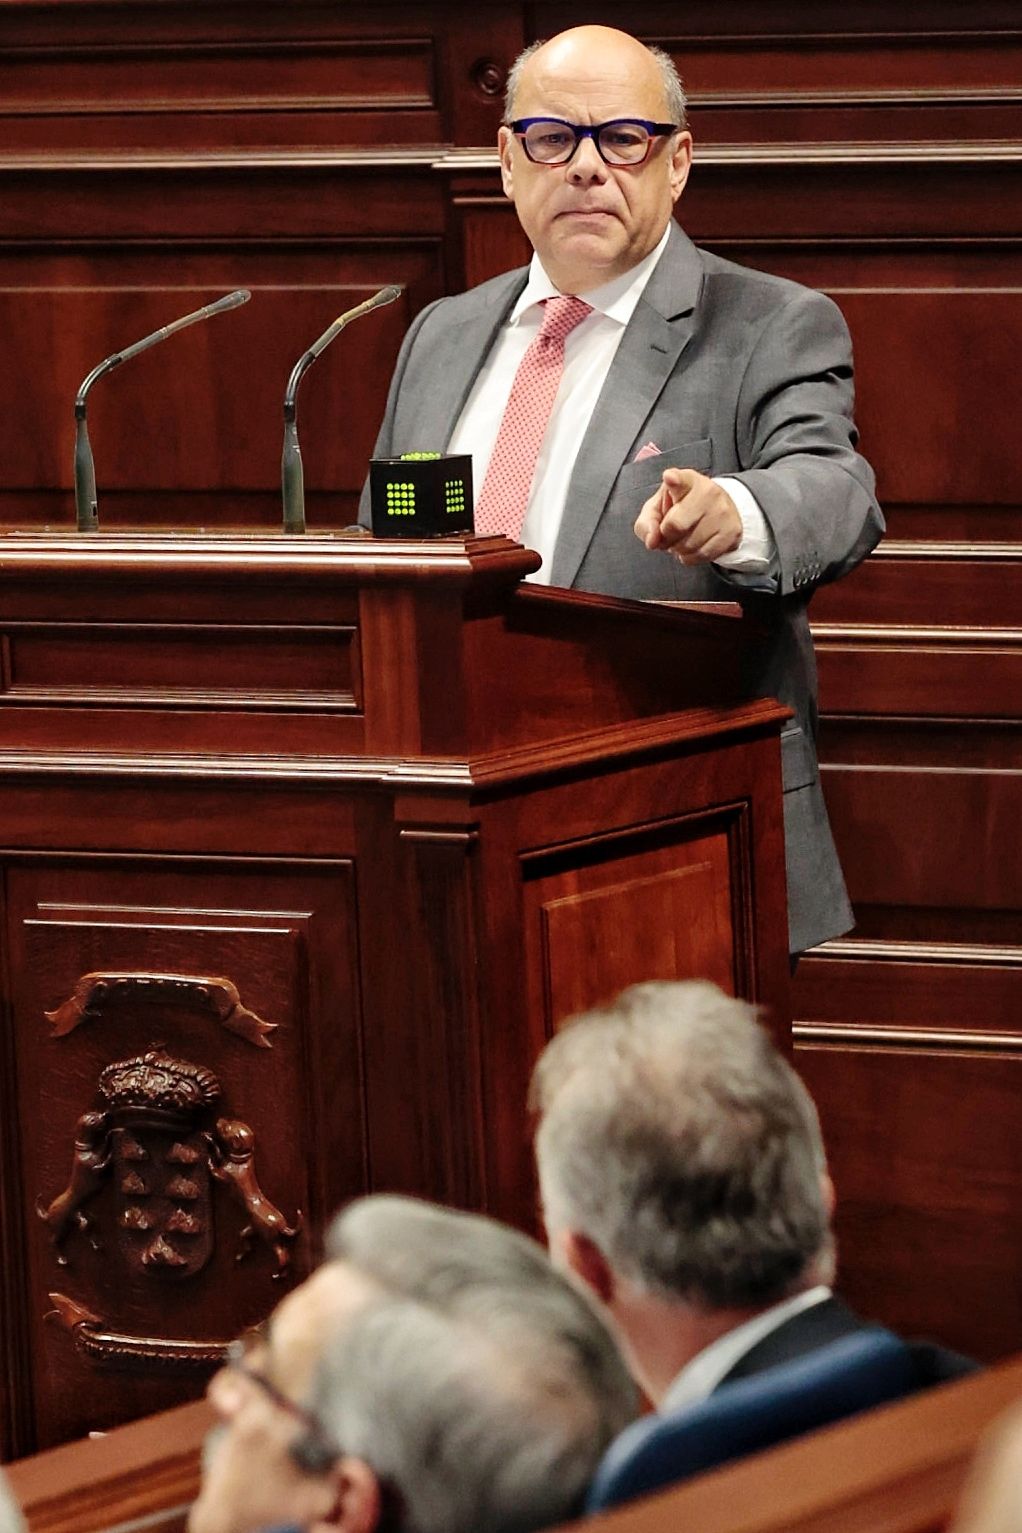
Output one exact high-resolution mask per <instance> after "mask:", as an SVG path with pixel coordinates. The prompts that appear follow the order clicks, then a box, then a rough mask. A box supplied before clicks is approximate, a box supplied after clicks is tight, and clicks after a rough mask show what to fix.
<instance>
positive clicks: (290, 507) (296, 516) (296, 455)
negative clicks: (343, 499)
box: [280, 287, 404, 532]
mask: <svg viewBox="0 0 1022 1533" xmlns="http://www.w3.org/2000/svg"><path fill="white" fill-rule="evenodd" d="M403 292H404V288H403V287H381V288H380V291H379V292H378V293H374V294H373V296H372V297H371V298H367V299H366V301H365V303H360V304H358V305H357V307H356V308H354V309H349V310H348V311H347V313H346V314H339V315H338V316H337V318H336V319H335V320H334V322H333V324H332V325H328V326H327V328H326V329H325V330H324V331H323V334H322V335H321V336H320V338H319V340H318V341H313V343H312V345H311V346H310V347H309V349H308V351H306V352H304V353H303V354H302V356H300V357H299V358H298V361H297V362H296V363H295V365H294V367H293V368H292V369H291V376H290V378H289V379H288V380H287V389H286V390H285V393H284V450H283V453H282V455H281V460H280V484H281V492H282V495H283V500H284V531H285V532H304V531H305V476H304V474H303V472H302V453H301V448H300V447H299V446H298V420H297V414H298V405H297V400H296V396H297V394H298V385H299V384H300V383H301V381H302V378H303V376H304V375H305V373H306V371H307V370H308V369H309V368H310V367H311V366H312V364H313V362H315V360H316V358H317V357H318V356H319V355H320V353H321V352H323V351H325V350H326V348H327V347H328V346H329V345H330V342H331V341H332V340H334V339H335V337H337V336H338V335H340V333H341V331H342V330H343V329H344V327H345V325H350V324H351V322H352V320H353V319H360V318H361V317H362V315H363V314H368V313H369V311H370V309H379V308H382V307H383V305H384V304H385V303H393V302H394V299H395V298H400V296H401V294H402V293H403Z"/></svg>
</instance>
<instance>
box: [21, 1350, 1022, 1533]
mask: <svg viewBox="0 0 1022 1533" xmlns="http://www.w3.org/2000/svg"><path fill="white" fill-rule="evenodd" d="M1019 1399H1022V1359H1016V1360H1014V1361H1012V1362H1008V1363H1003V1364H1001V1365H1000V1366H999V1367H997V1368H992V1369H990V1370H989V1371H987V1372H985V1373H982V1374H978V1375H976V1376H975V1377H974V1378H970V1379H965V1380H963V1381H962V1382H960V1383H957V1384H947V1385H944V1386H943V1387H941V1388H939V1389H935V1390H930V1391H929V1392H928V1393H926V1394H924V1395H919V1396H917V1397H916V1398H915V1399H913V1400H906V1401H903V1402H901V1403H900V1404H897V1405H890V1406H885V1407H884V1408H883V1409H881V1410H877V1411H871V1412H869V1413H868V1414H867V1415H864V1416H861V1417H859V1418H857V1419H856V1420H853V1421H848V1422H845V1423H843V1424H842V1425H839V1426H835V1427H829V1428H828V1429H826V1430H825V1431H821V1432H816V1433H813V1434H812V1435H811V1436H810V1437H807V1438H802V1439H801V1440H799V1441H798V1442H793V1443H788V1444H786V1445H785V1446H784V1447H781V1448H774V1449H772V1450H771V1451H770V1452H769V1453H762V1454H757V1455H756V1456H755V1457H754V1458H748V1459H744V1460H742V1461H741V1462H739V1463H736V1464H731V1465H727V1466H726V1467H724V1468H722V1469H718V1470H714V1471H713V1472H712V1473H710V1474H705V1475H700V1476H699V1477H698V1478H697V1479H694V1480H690V1481H689V1482H688V1483H687V1484H685V1485H682V1486H680V1487H679V1488H678V1489H676V1490H671V1491H665V1492H664V1493H663V1494H661V1495H657V1496H651V1497H649V1498H648V1499H646V1500H643V1501H638V1502H635V1503H634V1504H633V1505H631V1506H628V1507H623V1508H621V1509H620V1510H618V1511H615V1512H610V1513H607V1514H604V1515H603V1516H601V1517H600V1518H599V1519H596V1520H591V1521H590V1522H588V1523H587V1524H576V1525H575V1533H581V1530H582V1529H583V1528H586V1529H587V1530H588V1533H597V1530H598V1533H942V1530H943V1529H945V1528H946V1527H947V1526H948V1523H949V1522H950V1520H951V1518H952V1516H953V1515H954V1511H955V1507H956V1505H957V1502H958V1497H959V1494H960V1491H961V1486H962V1483H963V1480H964V1477H965V1474H966V1471H967V1469H968V1466H969V1463H970V1461H971V1459H972V1455H973V1452H974V1450H975V1447H976V1444H977V1442H978V1440H979V1438H980V1436H981V1435H982V1433H983V1432H984V1430H985V1429H986V1427H987V1426H988V1425H989V1424H990V1422H992V1421H993V1420H994V1418H995V1417H996V1416H998V1415H999V1414H1000V1413H1001V1412H1002V1411H1004V1410H1005V1409H1007V1407H1008V1406H1010V1405H1011V1404H1012V1403H1013V1402H1015V1401H1017V1400H1019ZM209 1424H210V1413H209V1410H208V1408H207V1407H206V1405H205V1404H203V1403H198V1404H195V1405H186V1406H181V1407H179V1408H178V1409H177V1410H173V1411H165V1412H163V1413H162V1414H161V1415H159V1416H150V1417H147V1418H146V1419H145V1420H143V1421H137V1422H134V1423H132V1424H131V1425H130V1426H126V1427H120V1428H118V1429H117V1430H116V1431H114V1432H110V1433H109V1434H108V1435H107V1436H106V1437H102V1438H97V1439H90V1440H87V1441H83V1442H77V1443H69V1444H67V1445H66V1446H65V1447H62V1448H54V1449H51V1450H50V1451H49V1452H47V1453H39V1454H36V1456H35V1457H34V1458H29V1459H22V1460H21V1461H20V1462H18V1463H15V1464H11V1465H9V1466H8V1475H9V1478H10V1482H11V1485H12V1486H13V1488H14V1491H15V1494H16V1495H17V1496H18V1498H19V1500H20V1501H21V1503H22V1505H23V1507H24V1508H25V1512H26V1515H27V1517H28V1522H29V1528H30V1529H31V1533H182V1530H183V1529H184V1524H185V1517H186V1514H187V1508H188V1504H189V1503H190V1501H191V1500H192V1498H193V1497H194V1495H195V1492H196V1490H197V1487H198V1483H199V1450H200V1447H201V1443H202V1438H203V1436H204V1434H205V1432H206V1429H207V1427H208V1426H209Z"/></svg>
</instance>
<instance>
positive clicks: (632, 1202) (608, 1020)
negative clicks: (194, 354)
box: [532, 981, 833, 1309]
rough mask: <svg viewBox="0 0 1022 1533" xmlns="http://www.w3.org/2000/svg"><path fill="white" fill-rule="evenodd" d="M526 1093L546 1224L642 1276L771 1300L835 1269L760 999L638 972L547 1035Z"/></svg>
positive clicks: (804, 1130)
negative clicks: (611, 997)
mask: <svg viewBox="0 0 1022 1533" xmlns="http://www.w3.org/2000/svg"><path fill="white" fill-rule="evenodd" d="M532 1093H533V1106H534V1107H535V1108H536V1109H537V1110H538V1112H539V1113H540V1114H541V1121H540V1124H539V1129H538V1132H537V1136H536V1155H537V1161H538V1166H539V1181H540V1189H541V1193H542V1197H543V1204H544V1211H545V1214H546V1219H547V1225H548V1228H549V1229H550V1230H551V1231H552V1232H553V1231H556V1230H567V1229H575V1230H578V1231H580V1232H582V1233H583V1234H585V1235H587V1236H588V1237H589V1238H590V1239H591V1240H592V1241H593V1242H594V1243H595V1244H596V1245H597V1246H598V1247H599V1248H600V1250H601V1251H602V1252H603V1253H604V1255H605V1256H606V1258H607V1260H608V1261H609V1262H610V1264H611V1266H612V1267H613V1268H614V1269H615V1270H616V1271H618V1272H620V1273H621V1274H622V1275H623V1276H625V1277H627V1278H629V1279H630V1280H631V1281H633V1282H636V1283H638V1284H640V1285H641V1286H642V1287H643V1288H644V1289H645V1290H647V1291H649V1292H653V1293H657V1294H659V1295H660V1296H662V1297H666V1298H669V1299H684V1300H686V1301H688V1302H690V1303H696V1304H699V1305H700V1306H703V1307H706V1308H710V1309H713V1308H724V1307H729V1306H733V1305H734V1306H746V1305H766V1304H770V1303H773V1302H775V1301H776V1300H778V1299H780V1298H783V1297H784V1296H785V1295H786V1294H788V1293H790V1292H791V1291H792V1290H793V1289H795V1288H797V1287H798V1286H800V1284H801V1283H802V1282H803V1281H804V1280H805V1278H806V1276H807V1274H808V1273H809V1272H810V1271H813V1273H814V1276H816V1277H817V1278H818V1280H826V1279H827V1278H829V1276H830V1275H831V1273H832V1271H833V1248H832V1239H831V1235H830V1229H829V1219H828V1207H827V1197H826V1194H825V1192H824V1187H823V1178H824V1173H825V1171H826V1160H825V1156H824V1150H823V1141H822V1138H821V1135H820V1126H819V1121H818V1119H817V1116H816V1109H815V1107H814V1106H813V1102H812V1099H811V1097H810V1096H809V1093H808V1092H807V1091H806V1088H805V1086H804V1085H803V1084H802V1082H801V1081H800V1080H799V1078H798V1076H797V1075H796V1074H795V1072H794V1070H792V1068H791V1067H790V1065H788V1063H787V1062H786V1061H785V1060H784V1059H783V1058H782V1057H781V1055H780V1053H779V1052H778V1050H777V1049H776V1048H775V1047H774V1045H773V1043H772V1042H771V1040H770V1038H769V1036H768V1035H767V1033H766V1032H765V1030H764V1029H763V1028H762V1027H760V1026H759V1024H758V1022H757V1020H756V1010H755V1008H754V1007H752V1006H749V1005H747V1004H746V1003H745V1002H744V1001H738V1000H733V999H732V998H731V997H729V996H727V995H725V994H724V992H723V991H722V990H718V988H717V987H716V985H711V984H708V983H705V982H701V981H686V982H682V983H650V984H644V985H633V986H632V987H631V988H630V989H628V990H625V991H624V992H623V993H622V994H621V995H620V996H619V997H618V998H617V1000H616V1001H614V1002H612V1003H611V1004H610V1005H609V1006H606V1007H604V1008H601V1009H598V1010H595V1011H592V1012H589V1013H588V1014H587V1015H585V1016H582V1017H580V1018H578V1019H577V1020H576V1021H575V1022H574V1023H573V1024H570V1025H569V1026H567V1027H565V1028H564V1029H563V1030H562V1031H561V1032H559V1033H558V1034H557V1036H556V1037H555V1038H554V1039H553V1040H552V1041H551V1042H550V1043H549V1044H548V1045H547V1047H546V1049H545V1050H544V1052H543V1054H542V1056H541V1057H540V1060H539V1063H538V1065H537V1067H536V1071H535V1075H534V1077H533V1087H532Z"/></svg>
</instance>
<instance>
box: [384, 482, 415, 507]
mask: <svg viewBox="0 0 1022 1533" xmlns="http://www.w3.org/2000/svg"><path fill="white" fill-rule="evenodd" d="M387 515H388V516H414V515H415V486H414V484H412V483H411V482H410V481H401V480H391V482H390V484H388V485H387Z"/></svg>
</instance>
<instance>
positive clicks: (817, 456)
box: [359, 225, 884, 952]
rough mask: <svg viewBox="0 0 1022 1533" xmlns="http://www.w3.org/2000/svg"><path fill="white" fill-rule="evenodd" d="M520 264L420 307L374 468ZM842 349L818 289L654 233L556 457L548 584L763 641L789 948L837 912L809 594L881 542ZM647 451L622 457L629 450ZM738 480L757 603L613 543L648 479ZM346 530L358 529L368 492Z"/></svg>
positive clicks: (456, 398)
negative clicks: (573, 453) (684, 612)
mask: <svg viewBox="0 0 1022 1533" xmlns="http://www.w3.org/2000/svg"><path fill="white" fill-rule="evenodd" d="M526 276H527V271H526V269H525V268H522V269H520V270H518V271H514V272H508V273H505V274H504V275H503V276H501V277H496V278H494V279H493V280H492V281H490V282H484V283H483V284H482V285H481V286H480V287H477V288H473V289H472V290H471V291H470V292H468V293H463V294H461V295H459V296H458V297H454V298H442V299H440V300H438V302H436V303H434V304H432V305H430V307H429V308H427V309H424V310H423V312H422V313H421V314H420V315H419V316H418V317H417V319H416V320H415V321H414V323H413V324H412V326H411V328H410V330H409V332H408V334H407V336H406V337H405V340H404V344H403V345H402V348H401V352H400V355H399V357H398V361H397V366H396V368H395V372H394V378H393V380H392V383H391V389H390V396H389V398H388V401H387V410H386V414H385V416H384V420H383V425H382V427H381V429H380V435H379V438H378V440H377V443H376V449H375V456H377V457H392V456H397V455H398V454H400V453H402V452H412V451H416V450H420V451H437V450H442V449H443V448H444V447H446V445H447V443H448V442H449V440H450V437H451V434H452V432H453V430H454V427H455V425H456V423H457V420H458V417H459V415H460V414H461V411H462V409H463V407H464V405H465V402H466V400H467V398H468V395H469V393H470V391H471V388H472V385H473V383H474V382H475V380H476V377H477V376H478V373H479V370H480V368H481V366H482V364H483V361H484V359H485V357H486V355H487V353H488V352H489V350H490V347H491V346H492V344H493V342H494V340H495V338H496V336H497V333H498V331H499V329H500V327H501V325H502V324H503V322H504V320H505V318H506V316H507V314H508V311H509V310H510V309H511V307H512V305H513V304H514V302H515V300H516V298H517V297H518V295H519V293H520V292H521V291H522V288H523V287H524V285H525V280H526ZM852 397H853V390H852V359H851V343H850V340H849V337H848V331H847V328H846V326H845V323H844V320H843V318H842V316H841V313H840V311H839V310H838V308H837V306H836V305H835V304H833V303H832V302H831V301H830V299H828V298H826V297H824V296H823V294H821V293H816V292H813V291H811V290H810V289H808V288H804V287H800V286H798V285H797V284H796V283H793V282H787V281H784V280H783V279H781V278H779V277H771V276H767V275H764V274H763V273H761V272H755V271H750V270H748V269H746V268H745V267H741V266H736V265H734V264H733V263H732V262H730V261H724V260H722V259H720V258H719V257H717V256H714V255H711V254H709V253H708V252H706V251H702V250H699V249H697V247H696V246H695V245H693V244H692V243H691V241H690V240H689V239H688V238H687V237H686V236H685V235H684V234H683V233H682V232H681V230H680V229H679V228H678V227H677V225H675V226H673V227H672V231H671V238H670V240H669V242H668V245H667V248H666V250H665V251H664V254H663V256H662V257H661V259H660V261H659V262H658V264H657V266H656V269H655V271H654V272H653V275H652V276H651V278H650V280H649V282H648V283H647V285H646V290H645V292H644V294H643V296H642V298H641V300H640V301H639V304H638V305H637V307H636V310H635V313H634V315H633V316H632V319H631V322H630V323H629V325H628V327H627V329H626V331H625V334H624V336H623V337H622V340H621V344H620V346H619V348H618V351H617V353H616V355H615V358H614V362H613V365H612V366H611V370H610V373H609V375H608V377H607V381H606V384H605V385H604V388H603V391H602V393H601V395H600V398H599V400H598V402H597V405H596V409H595V411H594V412H593V417H592V420H591V422H590V424H589V429H588V431H587V434H586V437H585V440H584V441H583V443H582V447H581V450H580V452H579V455H578V458H577V460H576V463H575V469H574V473H573V475H572V479H571V484H570V487H569V491H568V498H567V502H566V505H565V510H564V519H563V522H562V524H561V531H560V535H559V537H558V541H557V546H556V548H555V550H554V557H553V563H552V567H551V570H550V579H551V583H552V584H553V585H558V586H572V587H574V588H576V589H578V590H584V591H601V592H605V593H607V594H608V595H612V596H626V597H633V598H638V599H643V598H646V599H648V598H661V599H664V598H666V599H675V600H677V599H689V600H700V599H702V600H717V601H720V600H736V599H737V600H739V601H741V602H742V604H743V606H745V607H747V608H749V609H751V610H753V611H754V612H755V614H756V617H757V619H758V620H759V622H760V623H761V624H762V626H763V628H764V630H765V632H764V637H763V641H762V643H761V645H760V646H759V650H758V653H757V656H756V659H755V662H754V664H753V671H752V674H750V676H749V687H750V691H751V692H752V693H754V694H756V695H760V696H771V697H778V698H780V700H781V701H782V702H784V703H787V704H788V705H789V706H790V707H791V708H792V709H793V710H794V712H795V719H794V721H793V722H792V725H791V727H790V728H788V729H786V730H785V732H784V736H783V738H782V758H783V770H784V790H785V795H784V808H785V837H786V843H787V865H788V920H789V946H790V949H791V951H792V952H801V951H803V950H804V949H805V948H807V947H811V946H813V945H814V944H815V943H817V942H822V941H823V940H824V939H825V938H826V937H832V936H836V935H837V934H838V933H839V932H842V931H846V930H847V929H848V927H849V926H850V925H851V924H852V913H851V908H850V906H849V904H848V897H847V894H846V892H845V886H844V880H843V879H842V876H841V869H840V866H839V864H838V860H837V854H836V852H835V850H834V843H833V840H832V838H831V834H830V827H829V824H828V822H827V814H826V809H825V808H824V804H823V796H822V794H821V791H820V784H819V773H818V769H817V764H816V748H815V740H816V662H815V656H814V653H813V645H812V639H811V637H810V633H809V623H808V619H807V616H806V607H807V605H808V601H809V597H810V594H811V592H812V590H813V587H814V586H815V585H817V584H819V583H820V582H821V581H824V580H835V579H837V578H838V577H839V576H841V575H844V574H846V573H847V572H848V571H849V570H851V569H854V567H855V566H856V564H858V563H859V561H860V560H861V559H863V558H864V557H865V556H866V554H868V553H869V551H870V549H871V548H873V547H874V546H875V544H876V543H877V542H878V540H879V538H880V535H881V533H882V532H883V525H884V524H883V518H882V516H881V514H880V509H879V507H878V506H877V503H876V500H875V498H874V495H873V473H872V470H871V469H870V467H869V465H868V464H867V463H866V461H865V460H864V459H863V458H861V457H860V456H859V455H858V453H857V452H856V451H855V443H856V432H855V427H854V425H853V424H852V419H851V411H852ZM650 441H652V442H655V443H656V444H657V445H658V446H659V447H660V448H661V453H660V455H659V456H656V457H650V458H644V459H642V460H640V461H638V462H636V461H635V456H636V453H637V452H638V451H639V449H640V447H642V446H643V445H644V444H645V443H647V442H650ZM670 466H679V467H688V468H695V469H698V470H700V471H701V472H703V473H705V474H710V475H720V474H730V475H734V476H735V477H736V478H739V479H741V480H743V481H744V482H745V483H746V484H747V485H748V487H749V489H750V490H751V491H752V493H753V494H754V495H755V497H756V499H757V501H758V502H759V505H760V506H761V507H762V509H763V512H764V515H765V516H766V519H767V522H768V523H769V525H770V529H771V531H772V533H773V536H774V540H775V543H776V545H777V558H778V565H779V574H778V579H777V589H776V591H774V592H765V591H762V590H758V591H757V590H755V589H751V588H750V586H749V583H748V581H743V578H742V577H741V576H738V575H735V576H731V577H729V576H728V575H727V574H726V572H724V571H722V570H718V569H717V568H716V567H715V566H713V565H708V566H703V567H697V568H688V567H686V566H685V565H683V564H681V563H680V562H679V561H678V560H677V559H675V558H674V557H673V556H671V555H669V554H665V553H663V552H660V551H655V552H650V550H648V549H646V548H644V547H643V545H642V544H641V543H640V542H639V540H638V538H636V536H635V534H634V532H633V531H632V525H633V523H634V521H635V518H636V516H637V515H638V512H639V509H640V507H641V505H642V503H643V501H644V500H646V499H647V498H648V496H649V495H651V494H652V493H653V491H654V489H655V488H656V486H657V485H658V484H659V482H660V475H661V473H662V471H663V469H664V468H667V467H670ZM359 519H360V520H361V521H362V522H363V523H364V524H365V525H369V505H368V491H365V492H363V498H362V506H361V509H360V513H359Z"/></svg>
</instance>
